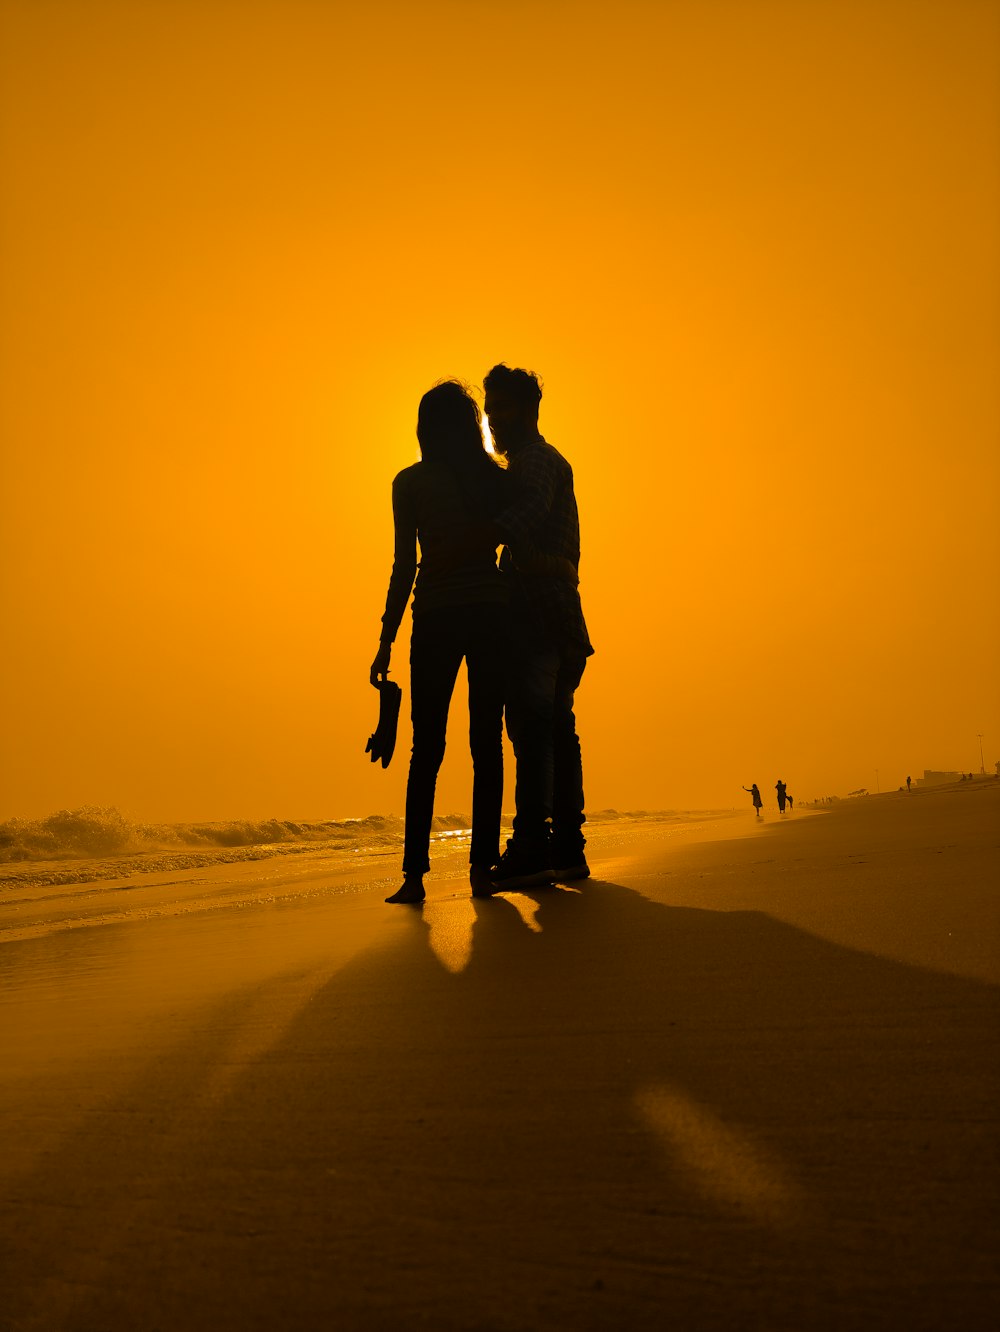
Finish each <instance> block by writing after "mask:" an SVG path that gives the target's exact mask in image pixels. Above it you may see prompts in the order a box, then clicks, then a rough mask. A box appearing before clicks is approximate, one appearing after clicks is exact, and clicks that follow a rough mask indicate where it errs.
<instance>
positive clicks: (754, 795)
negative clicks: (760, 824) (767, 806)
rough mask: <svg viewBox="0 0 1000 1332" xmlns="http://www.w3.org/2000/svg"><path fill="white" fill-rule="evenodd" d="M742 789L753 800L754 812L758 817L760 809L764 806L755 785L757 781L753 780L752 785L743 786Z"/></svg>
mask: <svg viewBox="0 0 1000 1332" xmlns="http://www.w3.org/2000/svg"><path fill="white" fill-rule="evenodd" d="M743 790H744V791H746V792H748V794H749V795H750V797H751V799H752V800H753V807H754V812H755V813H756V815H757V817H758V818H760V811H761V810H762V809H763V808H764V802H763V800H761V798H760V791H759V789H758V787H757V783H756V782H754V784H753V786H744V788H743Z"/></svg>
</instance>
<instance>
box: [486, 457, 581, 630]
mask: <svg viewBox="0 0 1000 1332" xmlns="http://www.w3.org/2000/svg"><path fill="white" fill-rule="evenodd" d="M507 470H508V472H509V474H510V476H511V478H512V479H513V481H514V483H515V486H516V489H517V496H518V497H517V500H516V501H515V503H513V504H511V505H510V506H509V507H508V508H506V509H504V510H503V512H502V513H501V514H500V515H499V516H498V517H497V518H496V519H495V522H496V526H497V528H498V530H499V531H500V534H501V536H502V537H503V538H504V541H505V542H506V549H505V550H504V552H503V554H502V556H501V558H500V567H501V569H503V570H504V571H505V572H506V573H507V574H508V575H509V576H510V578H511V581H512V609H513V610H514V611H515V613H517V611H518V610H521V611H522V612H524V613H526V614H527V615H528V616H530V618H531V619H532V620H534V621H535V623H536V624H537V625H538V627H539V629H540V630H542V631H544V630H545V629H555V631H556V633H557V634H558V636H559V637H560V638H562V639H564V640H567V641H569V642H570V643H572V644H573V645H574V646H577V647H579V648H581V649H582V650H583V652H584V654H585V655H586V656H588V657H589V656H590V655H591V654H592V653H593V651H594V649H593V647H592V645H591V642H590V635H589V634H588V633H587V624H586V621H585V620H584V618H583V607H582V606H581V605H580V593H579V591H578V590H577V587H576V585H575V584H574V583H571V582H570V581H569V579H567V578H558V577H552V576H549V575H547V574H533V573H527V572H525V571H524V570H522V569H519V568H518V565H517V552H518V545H519V543H520V544H522V545H524V546H525V547H531V548H534V550H536V551H539V552H541V553H542V554H543V555H557V556H559V557H561V558H562V559H564V560H568V561H569V563H570V564H571V565H572V566H573V568H574V569H576V570H579V567H580V516H579V514H578V512H577V508H576V496H575V495H574V493H573V469H572V467H570V465H569V463H568V462H567V461H566V459H565V458H564V457H563V456H562V454H561V453H560V452H559V450H558V449H554V448H553V447H552V445H551V444H548V443H546V441H545V440H544V439H542V438H541V437H539V439H538V440H536V441H535V442H534V443H532V444H525V445H524V447H523V448H521V449H519V450H518V451H517V452H516V453H514V454H512V455H511V457H510V460H509V463H508V469H507Z"/></svg>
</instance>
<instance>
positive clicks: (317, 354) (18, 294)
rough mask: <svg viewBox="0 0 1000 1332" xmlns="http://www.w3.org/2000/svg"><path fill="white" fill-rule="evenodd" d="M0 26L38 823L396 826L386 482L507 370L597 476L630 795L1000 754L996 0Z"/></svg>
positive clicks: (17, 14)
mask: <svg viewBox="0 0 1000 1332" xmlns="http://www.w3.org/2000/svg"><path fill="white" fill-rule="evenodd" d="M0 13H2V22H3V31H2V33H0V98H2V105H0V109H2V133H3V141H2V172H3V189H4V207H3V213H2V217H0V226H2V229H3V231H2V237H0V240H2V254H0V263H2V270H0V280H2V293H0V296H2V303H0V339H2V341H0V413H2V420H0V425H2V430H3V439H4V457H3V493H2V505H3V533H2V542H3V550H2V556H3V608H2V614H3V624H4V628H5V630H6V634H5V639H6V649H5V651H4V653H3V654H2V668H0V669H2V679H0V684H2V688H3V697H4V699H5V702H6V705H7V706H6V707H5V713H6V716H5V721H4V726H3V732H4V739H3V745H4V749H5V754H4V765H3V766H4V771H3V778H2V788H0V818H6V817H10V816H12V815H21V816H36V815H41V814H45V813H47V812H49V811H51V810H53V809H55V808H58V807H61V806H73V805H80V804H84V803H92V804H116V805H118V806H119V807H120V808H121V809H122V810H123V811H124V812H125V813H127V814H129V815H132V816H134V817H139V818H150V819H186V818H218V819H224V818H233V817H240V816H247V817H250V816H271V815H273V816H276V817H283V818H312V817H315V818H324V817H325V818H337V817H346V816H352V815H363V814H367V813H370V812H376V811H377V812H387V811H396V812H400V811H401V810H402V802H403V790H404V785H405V777H406V755H407V751H408V747H409V736H408V726H406V725H404V726H403V727H402V728H401V743H400V752H399V754H398V755H397V758H396V759H395V761H394V762H393V765H392V767H391V768H390V769H389V771H388V772H383V771H382V770H381V769H380V768H372V767H371V766H370V765H369V763H368V760H367V757H366V756H365V754H364V753H363V750H364V743H365V740H366V738H367V735H368V733H369V731H370V730H371V729H372V728H373V726H374V723H375V717H376V712H377V706H376V705H377V700H376V697H375V694H374V692H373V691H372V690H371V689H370V687H369V685H368V683H367V675H368V666H369V663H370V661H371V658H372V656H373V654H374V650H375V647H376V646H377V638H378V631H379V616H380V615H381V612H382V608H383V603H384V596H385V586H386V581H387V578H388V573H389V567H390V564H391V514H390V504H389V490H390V483H391V479H392V476H393V475H394V473H395V472H396V471H397V470H398V469H399V468H400V467H402V466H405V465H406V464H408V463H409V462H411V461H412V460H414V459H415V457H416V456H417V451H416V440H415V437H414V422H415V418H416V406H417V401H418V399H419V397H420V394H421V393H422V392H423V391H424V390H425V389H426V388H427V387H429V386H430V384H432V383H433V382H434V381H435V380H436V379H438V378H440V377H441V376H443V375H458V376H460V377H463V378H466V379H469V380H472V381H478V380H480V379H481V377H482V375H483V373H484V372H485V371H486V370H487V369H488V368H489V366H490V365H491V364H493V362H495V361H497V360H501V359H503V360H506V361H508V362H509V363H510V364H515V365H525V366H529V367H531V368H533V369H535V370H537V371H538V372H539V373H540V374H541V376H542V378H543V380H544V383H545V398H544V401H543V404H542V410H543V415H542V428H543V430H544V432H545V434H546V435H547V437H548V438H549V439H550V440H551V441H552V442H553V443H555V444H556V445H557V446H558V447H559V448H560V449H561V450H562V451H563V452H564V453H565V454H566V456H567V457H568V458H569V459H570V460H571V462H572V463H573V465H574V468H575V470H576V476H577V494H578V498H579V502H580V507H581V517H582V529H583V543H584V555H583V564H582V570H581V573H582V586H581V591H582V594H583V597H584V604H585V608H586V611H587V616H588V621H589V623H590V627H591V634H592V637H593V639H594V641H595V644H596V646H597V648H598V655H597V656H596V657H595V658H594V659H593V661H592V662H591V664H590V666H589V667H588V673H587V677H586V678H585V681H584V684H583V686H582V688H581V692H580V695H579V709H578V715H579V723H580V729H581V733H582V736H583V741H584V746H585V750H584V756H585V765H586V778H587V783H586V785H587V793H588V801H589V804H590V806H591V808H594V809H596V808H602V807H606V806H615V807H617V808H620V809H630V808H631V809H635V808H662V807H702V806H709V805H711V806H730V805H733V804H738V803H742V802H745V801H746V800H747V799H748V797H746V796H745V795H744V794H743V793H742V792H741V790H740V787H741V785H743V784H746V785H749V784H750V783H751V782H752V781H756V782H758V783H759V784H760V785H761V786H762V787H764V788H768V789H769V788H771V787H773V785H774V782H775V781H776V780H777V779H778V778H779V777H781V778H784V780H785V781H787V783H788V786H789V789H790V790H791V791H792V792H793V793H794V794H795V795H796V796H798V797H799V798H800V799H809V798H811V797H813V796H816V795H822V794H826V793H837V794H843V793H845V792H846V791H848V790H850V789H853V788H855V787H859V786H868V787H870V788H871V789H874V787H875V782H876V770H877V771H878V773H879V778H878V780H879V782H880V785H881V786H882V789H886V787H895V786H897V785H898V784H899V783H900V782H901V781H902V780H903V779H904V778H905V776H906V774H907V772H911V773H912V774H913V775H914V776H917V775H918V774H919V773H920V772H922V771H923V769H924V767H949V768H964V769H965V770H970V769H974V770H978V768H979V742H978V740H977V732H980V731H982V732H983V733H984V736H985V739H984V746H985V758H986V763H987V766H988V767H989V768H992V764H993V763H994V762H995V761H996V759H997V757H998V755H1000V703H998V690H997V687H996V680H997V663H998V660H1000V615H998V610H997V601H998V599H997V595H996V594H997V577H996V571H997V569H998V568H1000V549H998V546H1000V541H998V522H997V516H998V510H997V500H998V494H1000V477H998V458H1000V449H998V424H1000V390H998V379H997V369H996V367H997V364H998V363H1000V362H998V352H1000V346H998V343H1000V338H998V333H1000V271H998V270H1000V262H998V256H1000V165H998V164H1000V142H998V140H1000V77H998V69H1000V62H998V58H997V57H998V54H1000V9H998V6H997V5H996V4H992V3H980V2H977V0H973V2H970V0H964V2H963V0H949V3H943V2H942V3H921V0H901V2H900V3H894V2H892V0H869V2H868V3H851V2H850V0H831V2H830V3H824V2H823V0H811V2H810V3H808V4H803V3H801V0H795V2H794V3H777V2H776V3H757V2H756V0H741V2H740V3H737V2H736V0H728V2H727V0H690V2H683V0H677V2H675V3H671V0H657V2H653V0H651V2H650V3H634V2H630V0H622V2H621V3H618V4H616V5H614V6H610V7H609V6H608V5H607V4H606V3H603V0H602V2H601V3H589V2H588V0H574V2H573V3H568V2H567V3H557V2H556V0H536V2H535V3H531V4H526V3H511V2H510V0H503V3H500V0H495V2H494V0H479V2H478V3H477V2H476V0H469V2H468V3H452V4H449V3H440V2H438V0H428V2H427V3H424V4H421V5H414V4H411V3H408V0H406V2H404V0H399V2H398V3H369V4H367V5H365V6H360V5H354V4H341V3H338V2H337V0H328V2H327V3H322V2H321V0H313V2H312V3H308V2H306V0H281V2H280V3H279V0H257V2H256V3H254V0H189V2H188V3H183V0H170V2H169V3H167V2H164V3H157V2H156V0H143V3H141V4H136V3H133V2H132V0H121V2H120V3H109V2H108V0H76V2H75V3H73V2H70V0H65V2H63V3H58V0H19V2H18V0H2V2H0ZM407 625H408V620H407V621H404V627H403V632H402V637H401V644H400V647H399V648H398V649H397V661H396V663H395V664H396V672H395V674H396V677H397V678H399V679H400V682H401V683H403V684H404V687H405V683H406V681H405V675H406V672H405V659H406V658H405V643H406V636H407ZM465 718H466V714H465V702H464V690H463V692H462V693H461V694H460V695H459V696H458V700H457V705H456V707H455V710H454V721H455V724H454V726H453V728H452V734H451V741H450V746H449V754H448V757H447V758H446V761H445V768H444V771H443V773H442V778H441V782H440V785H439V799H438V810H439V812H447V811H450V810H467V809H468V808H469V804H470V800H469V792H470V785H471V773H470V765H469V760H468V755H467V746H466V742H465V738H464V731H465ZM505 803H506V804H507V805H508V806H509V805H510V804H511V803H512V801H511V799H510V798H508V800H507V801H506V802H505Z"/></svg>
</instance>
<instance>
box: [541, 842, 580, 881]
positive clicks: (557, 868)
mask: <svg viewBox="0 0 1000 1332" xmlns="http://www.w3.org/2000/svg"><path fill="white" fill-rule="evenodd" d="M549 863H550V864H551V866H552V877H553V878H554V879H555V880H556V882H557V883H572V882H573V880H574V879H589V878H590V866H589V865H588V864H587V857H586V856H585V855H584V854H583V844H582V843H581V844H579V845H577V846H572V845H571V846H569V847H565V846H558V845H556V846H553V847H552V850H551V852H550V855H549Z"/></svg>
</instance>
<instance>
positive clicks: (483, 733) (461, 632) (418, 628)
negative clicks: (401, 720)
mask: <svg viewBox="0 0 1000 1332" xmlns="http://www.w3.org/2000/svg"><path fill="white" fill-rule="evenodd" d="M507 642H508V633H507V612H506V608H505V607H503V606H500V605H493V604H489V603H482V604H476V605H469V606H442V607H439V608H437V609H435V610H428V611H423V612H421V613H418V614H417V615H415V616H414V617H413V632H412V635H411V638H410V715H411V717H412V719H413V752H412V754H411V756H410V775H409V777H408V779H407V783H406V834H405V839H404V846H403V873H404V874H425V873H426V872H427V871H428V870H429V869H430V861H429V859H428V851H429V848H430V839H431V819H432V818H433V815H434V788H435V786H436V784H437V775H438V769H439V768H440V767H441V760H442V759H443V758H444V748H445V733H446V730H447V726H448V707H449V705H450V703H451V696H452V693H453V692H454V689H455V680H456V678H457V676H458V668H459V666H460V665H461V664H462V658H463V657H464V658H465V661H466V665H467V668H468V673H469V744H470V747H471V749H472V772H473V778H472V845H471V847H470V849H469V861H470V863H471V864H473V865H479V866H485V867H489V866H490V865H494V864H495V863H496V862H497V860H498V859H499V855H500V803H501V800H502V799H503V705H504V686H505V681H506V657H507Z"/></svg>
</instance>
